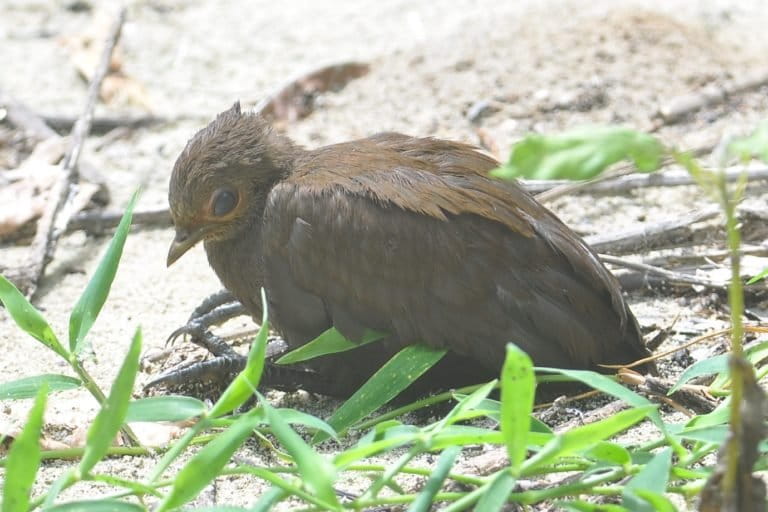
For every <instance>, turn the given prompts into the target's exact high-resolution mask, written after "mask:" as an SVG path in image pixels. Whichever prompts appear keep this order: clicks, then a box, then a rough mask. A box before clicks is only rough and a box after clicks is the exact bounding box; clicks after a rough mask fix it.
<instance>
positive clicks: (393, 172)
mask: <svg viewBox="0 0 768 512" xmlns="http://www.w3.org/2000/svg"><path fill="white" fill-rule="evenodd" d="M438 142H439V141H438ZM371 144H376V145H378V143H377V141H376V140H375V139H373V140H372V141H371ZM390 144H391V145H393V146H395V148H398V147H399V148H401V149H402V148H403V147H404V146H406V148H407V147H410V146H408V144H410V141H408V140H405V139H403V140H402V141H401V142H400V145H399V146H397V141H394V142H390ZM449 148H453V149H454V150H455V149H456V146H449ZM414 151H417V149H414ZM462 151H464V152H468V156H467V157H468V158H471V159H476V158H477V156H476V155H478V153H475V152H472V151H470V150H469V149H468V148H467V149H460V150H459V152H458V153H457V154H454V155H453V156H450V155H449V156H445V154H444V153H443V156H442V157H441V158H442V160H441V162H442V163H441V162H435V161H434V160H433V161H430V159H429V158H426V156H429V155H432V154H435V153H434V152H428V153H427V154H426V155H424V156H422V157H419V156H418V155H416V154H408V153H407V152H406V151H404V150H402V151H397V150H396V149H391V150H389V151H383V150H382V148H376V149H372V150H371V151H367V150H366V146H365V145H364V144H360V143H359V142H358V143H357V145H355V146H350V151H349V152H348V153H345V152H339V151H336V152H334V153H328V154H325V153H322V152H321V153H319V154H317V155H315V158H314V159H308V160H307V161H306V163H305V164H304V166H303V167H302V168H300V169H299V170H297V172H296V173H295V174H294V175H293V176H292V177H291V178H289V179H288V180H286V181H284V182H282V183H280V184H279V185H277V186H276V187H275V188H274V189H273V190H272V191H271V192H270V194H269V197H268V201H267V207H266V211H265V217H264V225H263V229H264V231H263V235H264V238H263V240H264V262H265V271H266V276H267V277H266V279H267V289H268V290H269V292H270V294H271V296H270V303H273V302H274V303H273V304H272V311H275V312H277V313H278V314H279V316H280V318H277V319H276V324H277V325H278V327H280V328H281V329H283V330H284V331H288V332H284V333H283V334H284V335H286V337H287V338H288V341H289V343H292V344H298V343H303V342H306V341H308V340H309V339H311V338H313V337H314V336H316V335H317V334H319V332H322V331H323V330H324V329H326V328H327V327H329V326H330V325H334V326H335V327H337V328H338V329H339V330H340V331H341V332H342V333H344V334H345V335H346V336H348V337H350V338H352V339H356V338H359V337H360V336H361V335H362V332H363V330H364V329H365V328H371V329H376V330H382V331H386V332H389V333H391V334H393V335H394V336H395V338H396V339H397V340H399V342H400V343H402V344H409V343H414V342H418V341H422V342H425V343H427V344H428V345H431V346H434V347H448V348H450V349H451V350H453V351H455V352H457V353H459V354H463V355H467V356H469V357H472V358H473V359H475V360H478V361H481V362H483V363H484V364H486V365H487V366H489V367H498V366H499V365H500V364H501V360H502V359H503V355H504V347H505V345H506V343H507V342H510V341H513V342H515V343H517V344H518V345H520V346H521V347H522V348H523V349H524V350H526V351H527V352H528V353H529V354H530V355H531V356H532V357H533V358H534V360H535V361H536V362H537V363H538V364H540V365H553V366H571V367H572V366H578V367H586V366H591V365H593V364H595V363H610V362H624V361H627V360H629V359H631V354H639V353H641V351H642V350H641V348H640V347H641V345H639V344H640V341H639V334H638V333H637V326H636V324H635V321H634V318H633V317H631V315H629V319H630V320H631V321H628V313H627V309H626V305H625V303H624V301H623V299H622V298H621V296H620V294H619V292H618V290H617V288H616V286H615V284H614V282H613V281H612V280H611V279H612V277H611V276H610V274H609V273H608V272H607V270H605V268H604V267H602V265H601V264H600V263H599V262H598V261H597V259H596V257H595V256H594V254H593V253H592V252H591V251H589V250H588V249H587V248H586V246H584V245H583V242H581V240H579V239H578V238H576V237H575V236H574V235H573V234H572V233H571V232H570V230H568V229H567V228H566V227H565V226H564V225H562V223H560V221H558V220H557V219H556V218H555V217H554V216H553V215H551V214H550V213H549V212H548V211H547V210H546V209H544V208H543V207H541V206H540V205H538V203H536V202H535V201H533V200H532V199H530V197H529V196H528V195H527V194H525V193H524V192H523V191H522V190H520V189H519V188H518V187H517V186H515V185H510V184H506V183H501V182H497V181H493V180H489V179H487V178H486V177H484V176H482V175H481V174H480V173H479V172H477V162H471V165H470V164H467V165H466V166H465V167H464V168H462V164H461V161H462V156H461V152H462ZM334 154H335V156H334V158H335V159H336V161H333V162H330V161H327V158H330V157H331V156H332V155H334ZM339 155H341V156H339ZM482 158H484V159H487V160H488V161H489V162H493V161H492V160H491V159H489V158H487V157H482ZM487 165H488V166H489V168H490V167H492V165H491V164H490V163H489V164H487ZM339 169H341V170H339ZM630 324H631V325H630ZM291 338H293V340H292V339H291Z"/></svg>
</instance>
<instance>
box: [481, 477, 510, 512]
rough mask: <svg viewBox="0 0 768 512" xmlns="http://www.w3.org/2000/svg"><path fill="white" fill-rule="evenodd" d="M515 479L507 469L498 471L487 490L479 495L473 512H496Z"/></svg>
mask: <svg viewBox="0 0 768 512" xmlns="http://www.w3.org/2000/svg"><path fill="white" fill-rule="evenodd" d="M515 483H517V480H516V479H515V477H513V476H512V474H511V473H510V472H509V471H500V472H499V474H498V475H497V476H496V477H495V478H494V479H493V482H491V486H490V487H489V488H488V490H487V491H486V492H485V493H483V495H482V496H480V499H479V500H478V502H477V505H476V506H475V509H474V510H475V512H496V511H498V510H501V509H502V508H501V507H502V506H503V505H504V504H505V503H506V502H507V498H508V497H509V493H511V492H512V489H514V488H515Z"/></svg>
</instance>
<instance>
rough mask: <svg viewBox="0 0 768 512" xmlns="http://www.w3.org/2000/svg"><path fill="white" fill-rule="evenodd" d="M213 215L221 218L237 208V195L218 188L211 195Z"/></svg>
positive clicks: (228, 190) (226, 189)
mask: <svg viewBox="0 0 768 512" xmlns="http://www.w3.org/2000/svg"><path fill="white" fill-rule="evenodd" d="M211 202H212V204H213V208H212V210H213V215H214V216H216V217H222V216H224V215H226V214H228V213H230V212H231V211H232V210H234V209H235V206H237V194H236V193H235V192H233V191H232V190H230V189H228V188H220V189H218V190H216V192H214V193H213V200H212V201H211Z"/></svg>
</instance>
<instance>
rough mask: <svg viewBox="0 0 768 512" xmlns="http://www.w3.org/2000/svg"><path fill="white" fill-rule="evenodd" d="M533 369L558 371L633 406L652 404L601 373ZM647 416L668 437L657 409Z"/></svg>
mask: <svg viewBox="0 0 768 512" xmlns="http://www.w3.org/2000/svg"><path fill="white" fill-rule="evenodd" d="M535 370H536V371H540V372H548V373H559V374H560V375H565V376H566V377H570V378H572V379H575V380H578V381H579V382H582V383H584V384H586V385H587V386H589V387H591V388H593V389H597V390H599V391H602V392H603V393H606V394H608V395H611V396H615V397H616V398H618V399H620V400H623V401H625V402H626V403H628V404H629V405H631V406H633V407H646V406H649V405H653V404H652V403H651V402H650V401H649V400H648V399H647V398H645V397H644V396H641V395H638V394H637V393H635V392H634V391H632V390H630V389H627V388H625V387H624V386H622V385H621V384H619V383H618V382H616V381H614V380H612V379H611V378H610V377H607V376H605V375H603V374H601V373H597V372H593V371H589V370H565V369H560V368H543V367H542V368H539V367H536V368H535ZM649 418H650V419H651V421H653V424H654V425H656V427H658V429H659V430H661V431H662V432H663V433H664V435H665V436H667V437H669V433H668V432H667V426H666V425H665V424H664V421H663V420H662V419H661V415H660V414H659V411H658V410H654V411H651V412H650V415H649Z"/></svg>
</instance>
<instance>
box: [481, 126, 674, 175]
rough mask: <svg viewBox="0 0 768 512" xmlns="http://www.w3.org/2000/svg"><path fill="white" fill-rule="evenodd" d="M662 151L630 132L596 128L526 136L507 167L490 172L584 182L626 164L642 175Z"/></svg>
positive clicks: (655, 166) (643, 136) (646, 138)
mask: <svg viewBox="0 0 768 512" xmlns="http://www.w3.org/2000/svg"><path fill="white" fill-rule="evenodd" d="M663 153H664V147H663V146H662V145H661V143H659V141H658V140H657V139H656V138H655V137H653V136H651V135H648V134H645V133H641V132H637V131H635V130H631V129H629V128H622V127H616V126H603V127H601V126H597V127H590V128H582V129H579V130H574V131H571V132H568V133H563V134H560V135H549V136H544V135H528V136H526V137H525V138H524V139H523V140H521V141H520V142H518V143H517V144H515V145H514V146H513V147H512V152H511V154H510V157H509V161H508V162H507V164H506V165H505V166H503V167H501V168H499V169H496V170H494V171H491V175H492V176H496V177H499V178H506V179H512V178H518V177H522V178H529V179H543V180H551V179H561V178H565V179H571V180H584V179H588V178H592V177H594V176H596V175H598V174H600V173H601V172H603V171H604V170H605V169H606V168H607V167H608V166H610V165H612V164H615V163H617V162H620V161H622V160H629V161H631V162H633V163H634V164H635V166H636V167H637V169H638V170H640V171H642V172H652V171H655V170H656V169H658V168H659V165H660V164H661V159H662V156H663Z"/></svg>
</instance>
